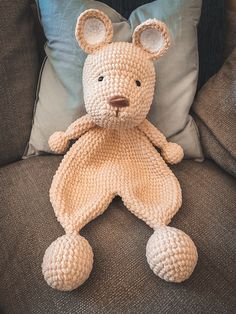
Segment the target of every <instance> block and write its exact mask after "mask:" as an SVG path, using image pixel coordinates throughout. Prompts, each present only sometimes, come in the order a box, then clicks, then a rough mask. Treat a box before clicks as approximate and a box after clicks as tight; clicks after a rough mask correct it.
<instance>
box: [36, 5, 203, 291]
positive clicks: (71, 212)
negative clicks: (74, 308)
mask: <svg viewBox="0 0 236 314" xmlns="http://www.w3.org/2000/svg"><path fill="white" fill-rule="evenodd" d="M76 38H77V40H78V42H79V44H80V46H81V47H82V48H83V49H84V51H85V52H87V53H89V55H88V57H87V59H86V61H85V65H84V71H83V86H84V100H85V106H86V110H87V113H88V114H87V115H85V116H84V117H82V118H80V119H78V120H76V121H75V122H74V123H73V124H72V125H71V126H69V128H68V129H67V130H66V131H65V132H56V133H54V134H53V135H52V136H51V137H50V139H49V145H50V147H51V149H52V150H53V151H55V152H56V153H63V152H65V151H66V149H67V148H68V145H69V141H70V140H75V139H78V140H77V141H76V142H75V143H74V144H73V146H72V147H71V148H70V150H69V151H68V152H67V154H66V155H65V157H64V159H63V160H62V162H61V164H60V166H59V168H58V170H57V172H56V174H55V176H54V178H53V182H52V186H51V189H50V200H51V203H52V205H53V208H54V211H55V214H56V216H57V219H58V221H59V222H60V223H61V225H62V226H63V228H64V229H65V232H66V235H64V236H62V237H60V238H58V239H57V240H56V241H54V242H53V243H52V244H51V245H50V247H49V248H48V249H47V250H46V252H45V255H44V259H43V264H42V270H43V274H44V277H45V280H46V281H47V283H48V284H49V285H50V286H52V287H53V288H56V289H59V290H72V289H75V288H77V287H78V286H80V285H81V284H82V283H83V282H84V281H85V280H86V279H87V278H88V277H89V275H90V272H91V270H92V266H93V252H92V248H91V247H90V245H89V243H88V241H87V240H86V239H85V238H83V237H82V236H80V235H79V232H80V230H81V229H82V228H83V227H84V226H85V225H86V224H87V223H89V222H90V221H91V220H93V219H95V218H96V217H97V216H98V215H100V214H102V213H103V212H104V211H105V209H106V208H107V207H108V205H109V203H110V202H111V201H112V199H113V198H114V197H115V196H116V195H119V196H121V197H122V200H123V201H124V204H125V205H126V207H127V208H128V209H129V210H130V211H131V212H132V213H133V214H135V215H136V216H137V217H138V218H140V219H142V220H143V221H145V222H146V223H147V224H148V225H149V226H150V227H151V228H153V229H154V234H153V235H152V236H151V238H150V239H149V241H148V244H147V249H146V256H147V261H148V263H149V265H150V267H151V269H152V270H153V272H154V273H155V274H156V275H158V276H159V277H161V278H163V279H165V280H167V281H174V282H181V281H183V280H185V279H187V278H188V277H189V276H190V275H191V273H192V272H193V270H194V267H195V265H196V262H197V250H196V247H195V245H194V243H193V242H192V240H191V239H190V238H189V237H188V236H187V235H186V234H185V233H184V232H182V231H180V230H178V229H176V228H171V227H167V226H166V225H167V224H169V222H170V220H171V218H172V217H173V216H174V214H175V213H176V212H177V211H178V209H179V208H180V206H181V203H182V196H181V188H180V185H179V183H178V180H177V178H176V177H175V176H174V174H173V173H172V171H171V170H170V169H169V167H168V166H167V165H166V163H165V161H166V162H169V163H171V164H175V163H178V162H179V161H181V159H182V158H183V150H182V148H181V147H180V146H179V145H177V144H175V143H170V142H167V140H166V138H165V137H164V135H163V134H162V133H161V132H160V131H159V130H158V129H157V128H155V127H154V126H153V125H152V124H151V123H150V122H149V121H148V120H147V119H146V115H147V113H148V111H149V109H150V106H151V103H152V98H153V93H154V87H155V70H154V66H153V62H152V60H156V59H158V58H159V57H161V56H162V55H163V54H164V53H165V52H166V51H167V49H168V47H169V44H170V40H169V34H168V30H167V28H166V25H165V24H164V23H162V22H160V21H157V20H148V21H146V22H144V23H142V24H141V25H139V26H138V27H137V28H136V29H135V31H134V34H133V43H124V42H117V43H112V42H111V41H112V23H111V21H110V20H109V18H108V17H107V16H106V15H105V14H104V13H102V12H100V11H98V10H87V11H85V12H84V13H83V14H81V15H80V17H79V18H78V21H77V25H76ZM155 147H158V148H159V149H160V152H161V155H162V157H163V158H164V160H165V161H164V160H163V158H162V157H161V155H160V154H159V153H158V152H157V150H156V149H155Z"/></svg>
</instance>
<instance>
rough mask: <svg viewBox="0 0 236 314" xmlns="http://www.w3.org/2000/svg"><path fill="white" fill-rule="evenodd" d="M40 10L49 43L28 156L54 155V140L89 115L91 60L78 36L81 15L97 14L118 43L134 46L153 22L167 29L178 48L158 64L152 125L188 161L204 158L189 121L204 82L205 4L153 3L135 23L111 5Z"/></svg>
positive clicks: (41, 5)
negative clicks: (86, 90) (200, 41)
mask: <svg viewBox="0 0 236 314" xmlns="http://www.w3.org/2000/svg"><path fill="white" fill-rule="evenodd" d="M37 5H38V10H39V16H40V19H41V23H42V25H43V28H44V32H45V35H46V38H47V44H46V47H45V51H46V55H47V60H46V62H45V64H44V66H43V69H42V74H41V78H40V82H39V88H38V96H37V101H36V105H35V115H34V120H33V127H32V131H31V136H30V141H29V145H28V148H27V152H26V156H29V155H38V154H40V153H43V152H50V149H49V147H48V143H47V142H48V138H49V136H50V135H51V134H52V133H53V132H55V131H58V130H65V129H66V128H67V127H68V126H69V124H70V123H72V122H73V121H74V120H76V119H77V118H78V117H80V116H82V115H84V114H85V108H84V101H83V89H82V70H83V64H84V60H85V58H86V54H85V53H84V52H83V51H82V50H81V49H80V47H79V46H78V43H77V41H76V39H75V36H74V30H75V25H76V20H77V18H78V16H79V15H80V13H81V12H83V11H84V10H87V9H90V8H94V9H99V10H101V11H103V12H104V13H106V14H107V15H108V16H109V17H110V19H111V20H112V23H113V27H114V37H113V41H131V36H132V32H133V30H134V29H135V27H136V26H137V25H139V24H140V23H142V22H143V21H145V20H147V19H149V18H156V19H159V20H162V21H164V22H165V23H166V24H167V26H168V27H169V30H170V33H171V39H172V45H171V48H170V49H169V52H168V53H167V54H166V55H165V56H164V57H163V58H161V59H160V60H159V61H157V62H156V63H155V67H156V73H157V84H156V90H155V95H154V100H153V104H152V107H151V110H150V112H149V120H150V121H151V122H152V123H153V124H154V125H156V126H157V127H158V128H159V129H160V130H161V131H162V132H163V133H164V134H165V135H166V136H167V137H168V138H169V139H170V140H171V141H174V142H177V143H179V144H180V145H182V147H183V148H184V151H185V157H187V158H195V159H201V158H202V151H201V146H200V141H199V136H198V130H197V127H196V125H195V122H194V120H193V118H192V117H191V116H190V115H189V110H190V107H191V104H192V102H193V98H194V95H195V92H196V86H197V77H198V46H197V31H196V26H197V23H198V20H199V17H200V12H201V1H199V0H192V1H190V0H175V1H173V0H157V1H153V2H151V3H149V4H145V5H143V6H141V7H138V8H137V9H136V10H134V11H133V12H132V14H131V15H130V17H129V20H126V19H125V18H123V17H122V16H121V15H120V14H119V13H118V12H116V11H115V10H113V9H112V8H110V7H109V6H107V5H106V4H104V3H101V2H99V1H93V0H70V1H68V0H38V1H37Z"/></svg>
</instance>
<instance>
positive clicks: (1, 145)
mask: <svg viewBox="0 0 236 314" xmlns="http://www.w3.org/2000/svg"><path fill="white" fill-rule="evenodd" d="M0 12H1V16H0V78H1V79H0V118H1V121H0V165H3V164H6V163H9V162H13V161H16V160H19V159H20V158H21V157H22V155H23V153H24V150H25V146H26V144H27V141H28V140H29V135H30V130H31V122H32V115H33V105H34V101H35V91H36V86H37V78H38V53H37V45H36V39H35V37H34V29H33V25H34V24H33V23H34V21H33V14H32V11H31V8H30V1H29V0H22V1H7V0H2V1H0Z"/></svg>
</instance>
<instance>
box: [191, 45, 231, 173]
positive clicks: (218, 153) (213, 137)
mask: <svg viewBox="0 0 236 314" xmlns="http://www.w3.org/2000/svg"><path fill="white" fill-rule="evenodd" d="M235 99H236V48H234V50H233V52H232V53H231V55H230V56H229V58H228V59H227V60H226V62H225V63H224V65H223V67H222V68H221V70H220V71H219V72H218V73H217V74H216V75H215V76H213V77H212V78H211V79H210V80H209V81H208V82H207V83H206V84H205V85H204V87H203V88H202V89H201V91H200V92H199V93H198V96H197V98H196V100H195V102H194V105H193V110H194V112H195V113H196V115H197V117H198V119H200V123H199V124H198V126H199V131H200V135H201V141H202V145H203V149H204V152H205V155H206V156H208V157H210V158H212V159H213V160H215V162H217V163H218V164H219V165H220V166H222V167H223V168H224V169H225V170H227V171H228V172H230V173H231V174H234V175H235V174H236V140H235V134H236V123H235V121H236V106H235ZM224 151H225V152H224Z"/></svg>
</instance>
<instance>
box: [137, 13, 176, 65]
mask: <svg viewBox="0 0 236 314" xmlns="http://www.w3.org/2000/svg"><path fill="white" fill-rule="evenodd" d="M133 44H134V45H136V46H138V47H140V48H142V49H143V50H144V51H146V52H147V53H148V58H149V59H151V60H157V59H158V58H160V57H161V56H163V54H164V53H165V52H166V51H167V50H168V48H169V46H170V35H169V32H168V28H167V26H166V24H165V23H163V22H161V21H158V20H156V19H149V20H147V21H145V22H144V23H142V24H140V25H138V26H137V27H136V28H135V30H134V33H133Z"/></svg>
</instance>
